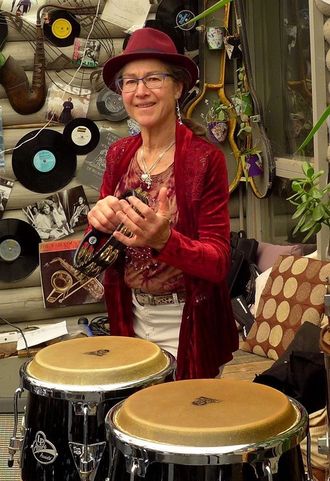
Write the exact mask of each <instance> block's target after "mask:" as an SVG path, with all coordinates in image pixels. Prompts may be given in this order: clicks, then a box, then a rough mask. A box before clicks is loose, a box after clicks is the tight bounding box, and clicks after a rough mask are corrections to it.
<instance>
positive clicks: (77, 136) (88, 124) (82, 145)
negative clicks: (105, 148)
mask: <svg viewBox="0 0 330 481" xmlns="http://www.w3.org/2000/svg"><path fill="white" fill-rule="evenodd" d="M63 137H64V139H65V140H66V142H67V143H68V144H69V145H70V146H71V148H72V149H73V151H74V152H75V153H76V154H78V155H81V154H88V152H91V151H92V150H94V149H95V147H96V146H97V144H98V143H99V140H100V131H99V129H98V126H97V125H96V123H95V122H93V121H92V120H90V119H86V118H84V117H81V118H76V119H73V120H71V121H70V122H68V123H67V124H66V126H65V127H64V130H63Z"/></svg>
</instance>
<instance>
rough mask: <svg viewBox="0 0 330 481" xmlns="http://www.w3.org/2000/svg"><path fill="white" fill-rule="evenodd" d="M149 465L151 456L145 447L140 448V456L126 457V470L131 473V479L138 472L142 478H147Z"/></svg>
mask: <svg viewBox="0 0 330 481" xmlns="http://www.w3.org/2000/svg"><path fill="white" fill-rule="evenodd" d="M148 466H149V458H148V454H147V452H146V451H145V450H144V449H141V450H139V456H138V457H134V458H128V457H126V471H127V472H128V473H131V479H134V476H135V474H137V475H138V476H139V477H140V478H145V477H146V473H147V469H148Z"/></svg>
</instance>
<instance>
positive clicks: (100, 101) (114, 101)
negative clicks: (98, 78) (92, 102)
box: [96, 88, 128, 122]
mask: <svg viewBox="0 0 330 481" xmlns="http://www.w3.org/2000/svg"><path fill="white" fill-rule="evenodd" d="M96 107H97V110H98V111H99V113H100V114H102V115H103V117H104V118H106V119H108V120H111V121H113V122H120V121H121V120H125V119H127V117H128V115H127V112H126V110H125V107H124V104H123V99H122V97H121V95H119V94H117V93H116V92H114V91H113V90H110V89H108V88H105V89H103V90H101V92H100V93H99V94H98V96H97V100H96Z"/></svg>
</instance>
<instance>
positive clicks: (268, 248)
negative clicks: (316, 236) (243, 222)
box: [257, 242, 304, 272]
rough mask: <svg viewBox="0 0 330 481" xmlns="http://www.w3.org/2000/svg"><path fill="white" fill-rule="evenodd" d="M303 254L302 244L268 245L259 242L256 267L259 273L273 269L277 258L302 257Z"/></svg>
mask: <svg viewBox="0 0 330 481" xmlns="http://www.w3.org/2000/svg"><path fill="white" fill-rule="evenodd" d="M303 254H304V252H303V249H302V244H288V245H279V244H269V243H268V242H259V244H258V250H257V266H258V268H259V270H260V272H263V271H265V270H266V269H269V267H273V264H274V259H277V257H278V256H280V255H281V256H284V255H292V256H302V255H303Z"/></svg>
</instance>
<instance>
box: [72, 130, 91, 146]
mask: <svg viewBox="0 0 330 481" xmlns="http://www.w3.org/2000/svg"><path fill="white" fill-rule="evenodd" d="M71 138H72V140H73V142H74V143H75V144H76V145H77V146H79V147H84V146H85V145H88V144H89V143H90V141H91V140H92V133H91V131H90V130H89V129H88V128H87V127H76V128H75V129H73V131H72V133H71Z"/></svg>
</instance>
